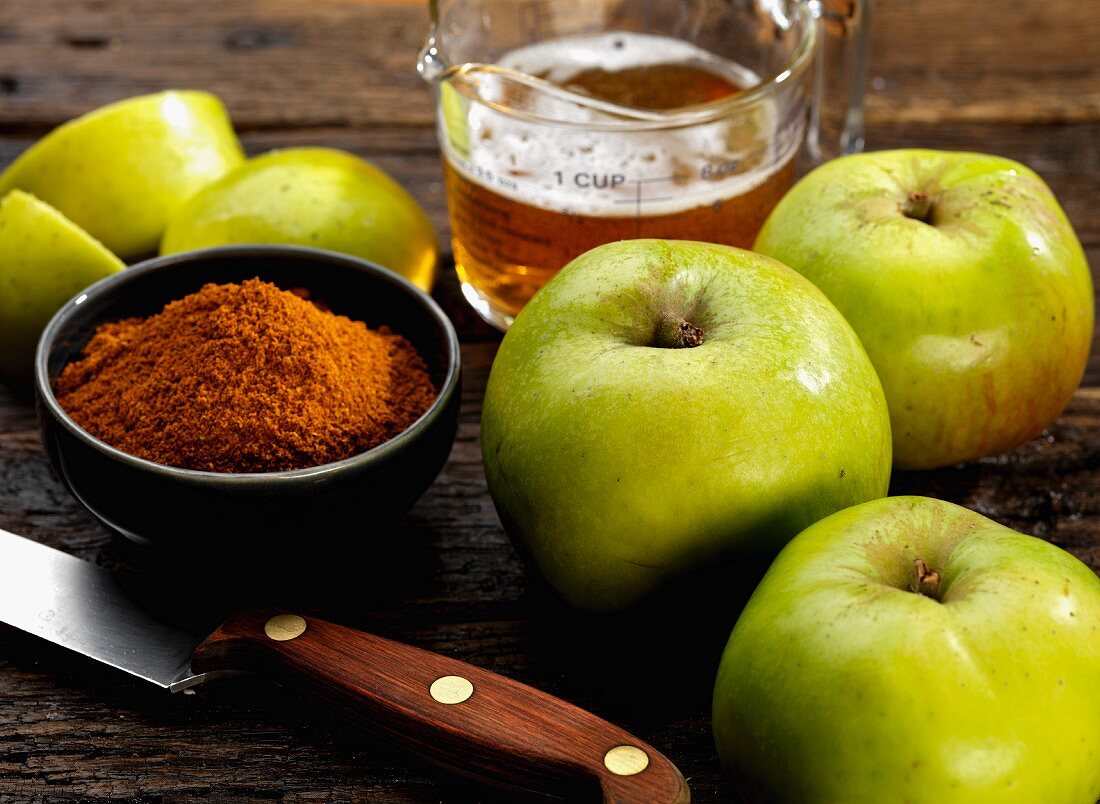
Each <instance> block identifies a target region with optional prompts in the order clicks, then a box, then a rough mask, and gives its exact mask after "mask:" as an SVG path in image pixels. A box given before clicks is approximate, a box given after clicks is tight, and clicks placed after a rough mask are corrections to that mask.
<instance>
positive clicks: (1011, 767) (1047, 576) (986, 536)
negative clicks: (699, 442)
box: [714, 497, 1100, 804]
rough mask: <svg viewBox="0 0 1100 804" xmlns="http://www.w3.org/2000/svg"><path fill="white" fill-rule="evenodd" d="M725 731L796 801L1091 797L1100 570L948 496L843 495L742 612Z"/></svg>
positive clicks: (1096, 783) (730, 651) (773, 786)
mask: <svg viewBox="0 0 1100 804" xmlns="http://www.w3.org/2000/svg"><path fill="white" fill-rule="evenodd" d="M714 736H715V741H716V743H717V746H718V752H719V754H720V755H721V757H722V759H723V761H724V762H725V763H726V764H727V765H729V766H732V767H735V768H737V769H738V770H740V771H741V772H742V773H744V774H745V775H746V776H748V777H750V778H752V779H754V780H755V781H756V782H757V783H759V784H760V786H761V787H762V788H763V789H764V791H765V792H766V793H767V794H768V795H770V796H771V797H772V798H774V799H775V800H777V801H780V802H793V801H799V802H803V801H806V802H809V801H812V802H818V803H819V804H829V803H830V802H835V803H836V804H849V803H850V802H863V801H868V802H870V801H873V802H876V803H881V804H885V803H886V802H898V803H899V804H901V802H910V804H921V802H928V804H956V802H957V803H958V804H985V803H986V802H988V804H1012V802H1020V803H1021V804H1023V802H1028V804H1093V802H1095V801H1096V799H1097V796H1100V579H1098V578H1097V576H1096V575H1095V574H1094V573H1093V572H1092V570H1090V569H1089V568H1088V567H1086V566H1085V565H1084V564H1082V563H1081V562H1080V561H1078V560H1077V559H1076V558H1074V557H1073V556H1071V555H1070V554H1069V553H1066V552H1064V551H1063V550H1060V549H1059V548H1057V547H1055V546H1053V545H1052V544H1049V543H1048V542H1044V541H1042V540H1041V539H1037V538H1035V537H1032V536H1025V535H1024V534H1021V533H1016V532H1015V531H1012V530H1009V529H1008V528H1006V527H1003V526H1001V525H998V524H997V523H996V522H993V521H991V520H989V519H986V518H985V517H983V516H980V515H978V514H976V513H974V512H973V511H969V510H967V509H965V508H961V507H959V506H957V505H952V504H950V503H946V502H943V501H941V500H931V499H927V498H923V497H893V498H887V499H881V500H875V501H873V502H868V503H865V504H863V505H858V506H856V507H854V508H850V509H848V510H846V511H841V512H840V513H837V514H834V515H832V516H830V517H828V518H827V519H824V520H822V521H821V522H818V523H817V524H815V525H812V526H811V527H809V528H807V529H806V530H805V531H803V532H802V533H801V534H799V535H798V536H797V537H795V538H794V539H793V540H792V541H791V543H790V544H788V545H787V546H786V548H784V550H783V552H782V553H780V554H779V557H778V558H776V560H775V562H774V563H773V564H772V566H771V568H770V569H769V570H768V573H767V575H765V576H764V580H763V581H762V582H761V583H760V586H758V587H757V589H756V592H755V593H754V594H753V596H752V598H751V599H750V600H749V603H748V605H747V606H746V607H745V609H744V611H743V612H742V613H741V617H740V619H739V620H738V621H737V625H736V626H735V627H734V629H733V633H732V635H731V636H730V640H729V644H728V645H727V646H726V650H725V653H724V655H723V656H722V662H721V665H720V667H719V669H718V679H717V681H716V682H715V687H714Z"/></svg>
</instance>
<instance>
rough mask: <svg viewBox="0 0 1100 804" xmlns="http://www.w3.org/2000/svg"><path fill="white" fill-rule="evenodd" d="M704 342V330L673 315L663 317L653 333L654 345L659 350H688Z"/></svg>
mask: <svg viewBox="0 0 1100 804" xmlns="http://www.w3.org/2000/svg"><path fill="white" fill-rule="evenodd" d="M702 342H703V328H702V327H697V326H695V325H694V324H692V323H691V322H690V321H686V320H684V319H683V318H681V317H680V316H678V315H675V314H673V313H665V314H664V315H663V316H661V323H659V324H658V325H657V331H656V332H654V333H653V345H654V346H656V347H657V348H659V349H688V348H690V347H692V346H698V345H699V344H701V343H702Z"/></svg>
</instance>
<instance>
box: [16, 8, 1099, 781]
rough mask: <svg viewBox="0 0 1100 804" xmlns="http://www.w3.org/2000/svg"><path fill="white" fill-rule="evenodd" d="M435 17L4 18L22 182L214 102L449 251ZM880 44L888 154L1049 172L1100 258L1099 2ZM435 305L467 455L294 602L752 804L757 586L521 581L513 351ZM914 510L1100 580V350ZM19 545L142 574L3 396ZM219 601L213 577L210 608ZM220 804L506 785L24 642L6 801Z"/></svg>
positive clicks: (956, 15)
mask: <svg viewBox="0 0 1100 804" xmlns="http://www.w3.org/2000/svg"><path fill="white" fill-rule="evenodd" d="M426 25H427V9H426V3H422V2H418V1H417V2H413V0H389V1H388V2H365V0H361V1H359V2H352V0H189V1H187V2H185V1H184V0H33V2H18V1H17V0H7V2H4V3H0V164H7V162H9V161H10V160H11V159H12V158H14V157H15V156H16V155H17V154H18V153H19V152H20V151H22V150H23V149H24V148H26V147H27V145H29V144H30V143H31V142H32V141H33V140H34V139H35V138H37V137H39V136H41V135H42V134H44V133H46V132H47V131H48V130H49V129H50V128H52V127H53V126H55V125H57V124H58V123H60V122H62V121H64V120H66V119H68V118H70V117H72V116H74V115H77V114H79V113H81V112H84V111H86V110H88V109H91V108H93V107H95V106H99V105H101V104H103V103H107V102H109V101H113V100H116V99H119V98H122V97H126V96H129V95H135V94H139V93H144V92H150V91H154V90H159V89H163V88H168V87H191V88H202V89H208V90H212V91H214V92H216V93H218V94H219V95H220V96H221V97H222V98H224V99H225V101H226V103H227V104H228V106H229V109H230V111H231V113H232V116H233V119H234V122H235V123H236V125H237V127H238V130H239V131H240V132H241V135H242V138H243V140H244V142H245V145H246V146H247V148H248V150H249V151H250V152H258V151H262V150H265V149H268V148H272V147H278V146H288V145H302V144H318V145H320V144H323V145H330V146H335V147H340V148H346V149H349V150H351V151H354V152H356V153H359V154H361V155H363V156H366V157H369V158H370V159H372V160H374V161H375V162H377V163H378V164H379V165H380V166H382V167H383V168H384V169H386V170H388V171H390V172H391V173H392V174H393V175H394V176H395V177H396V178H397V179H398V180H400V181H401V182H402V183H404V184H405V185H406V186H407V187H408V188H409V189H410V190H411V191H412V193H413V194H414V195H415V196H416V197H417V198H418V199H419V200H420V201H421V202H422V203H423V204H424V205H425V207H426V208H427V209H428V211H429V213H430V214H431V216H432V219H433V221H434V222H435V224H436V227H437V230H438V231H439V233H440V235H441V239H442V240H443V241H444V242H446V238H447V235H446V233H447V222H446V212H445V202H444V196H443V188H442V177H441V171H440V166H439V162H438V152H437V150H436V145H435V135H434V132H433V129H432V105H431V102H430V99H429V94H428V91H427V90H426V88H425V87H424V86H422V85H421V83H420V80H419V78H418V77H417V75H416V72H415V69H414V62H415V58H416V53H417V50H418V48H419V44H420V40H421V37H422V36H423V33H424V30H425V27H426ZM873 31H874V36H873V39H874V44H873V48H872V56H873V57H872V68H871V86H870V94H869V98H868V144H869V147H872V148H888V147H895V146H916V145H919V146H927V147H942V148H954V149H974V150H981V151H989V152H994V153H999V154H1004V155H1006V156H1010V157H1013V158H1016V159H1019V160H1021V161H1023V162H1026V163H1027V164H1029V165H1031V166H1032V167H1033V168H1035V169H1036V170H1038V171H1039V172H1040V173H1041V174H1042V175H1043V176H1044V177H1045V178H1046V179H1047V180H1048V182H1049V183H1050V184H1051V186H1052V187H1053V188H1054V190H1055V192H1056V193H1057V194H1058V196H1059V198H1060V199H1061V200H1062V203H1063V205H1064V206H1065V208H1066V211H1067V213H1068V214H1069V217H1070V219H1071V220H1072V221H1073V223H1074V225H1075V226H1076V227H1077V231H1078V233H1079V235H1080V237H1081V240H1082V241H1083V243H1084V245H1085V248H1086V250H1087V252H1088V254H1089V259H1090V262H1091V264H1092V265H1093V266H1094V267H1098V266H1100V50H1098V47H1097V44H1096V43H1097V42H1100V6H1098V5H1097V4H1095V3H1086V2H1080V1H1079V0H1043V1H1042V2H1040V0H974V1H973V2H968V3H960V2H957V0H878V1H877V2H876V4H875V8H874V24H873ZM437 296H438V297H439V298H440V299H441V300H442V301H443V303H444V304H445V305H446V307H447V309H448V311H449V312H450V313H451V314H452V315H453V316H454V318H455V321H456V323H457V324H458V326H459V330H460V332H461V334H462V336H463V341H464V346H463V357H464V360H465V394H464V407H463V412H462V421H461V427H460V432H459V437H458V442H457V443H456V445H455V448H454V451H453V453H452V456H451V459H450V462H449V463H448V464H447V466H446V468H445V469H444V471H443V473H442V475H441V476H440V478H439V480H438V481H437V483H436V484H435V486H434V487H433V488H432V489H431V490H430V491H429V492H428V494H427V495H426V496H425V497H424V498H423V499H422V500H421V502H420V503H419V504H418V505H417V507H416V508H415V509H414V510H413V512H412V513H411V514H410V515H409V516H408V517H407V518H406V520H405V521H404V523H403V524H402V525H401V526H400V528H398V529H397V531H395V532H394V533H393V534H391V535H390V536H389V537H388V542H389V543H390V544H394V545H399V546H400V547H399V549H397V550H396V551H391V553H396V555H393V554H390V555H384V556H379V555H377V554H376V553H374V552H372V551H370V550H368V551H367V552H366V554H365V555H360V557H359V558H358V559H357V560H358V561H359V562H360V565H359V567H357V568H356V569H355V571H354V572H352V573H350V574H348V573H343V574H341V573H339V572H338V571H337V570H338V568H340V567H341V566H344V565H346V564H347V561H346V560H344V561H342V560H340V559H339V558H338V557H332V558H331V559H330V562H331V563H330V564H328V565H327V569H324V570H323V571H322V570H316V571H315V575H316V576H322V577H323V578H324V580H323V581H322V582H321V583H319V584H315V585H311V584H310V583H308V582H307V581H305V580H303V581H302V583H300V584H297V585H296V586H295V588H294V589H284V590H283V593H284V595H283V598H282V599H283V600H285V601H290V600H292V601H294V603H295V604H296V605H301V606H303V607H306V608H309V609H310V610H312V611H315V612H318V613H321V614H323V615H326V616H328V617H330V618H332V619H336V620H339V621H341V622H345V623H349V624H352V625H356V626H359V627H362V628H366V629H369V630H373V631H375V632H377V633H380V634H384V635H386V636H390V637H394V638H397V639H401V640H404V641H407V642H411V643H413V644H416V645H419V646H421V647H424V648H428V649H431V650H435V651H439V652H442V653H445V654H448V655H451V656H455V657H459V658H462V659H465V660H467V661H470V662H473V663H476V664H479V665H482V666H484V667H487V668H490V669H492V670H496V671H498V672H502V673H505V674H508V675H511V676H513V677H515V678H518V679H520V680H523V681H525V682H528V683H531V684H534V685H536V686H539V687H541V688H543V689H545V690H547V691H550V692H552V693H555V694H558V695H561V696H563V697H566V698H568V699H569V700H571V701H573V702H575V703H578V704H580V705H582V706H585V707H587V708H590V709H592V710H594V711H596V712H597V713H599V714H601V715H603V716H605V717H607V718H609V719H611V720H613V721H615V722H617V723H619V724H621V725H623V726H625V727H627V728H628V729H631V730H633V731H635V732H637V733H638V735H639V736H641V737H642V738H644V739H646V740H648V741H650V742H651V743H653V744H654V745H656V746H657V747H659V748H660V749H662V750H664V751H665V752H666V753H668V754H669V755H670V756H671V758H672V759H673V760H674V761H676V762H677V763H678V764H679V765H680V767H681V768H682V770H683V772H684V774H685V776H687V777H688V778H689V780H690V782H691V784H692V788H693V793H694V796H695V800H696V801H717V800H731V799H736V798H737V797H738V796H739V785H738V782H737V780H735V779H731V778H730V777H728V776H725V775H723V773H722V772H721V769H720V767H719V765H718V762H717V759H716V757H715V755H714V752H713V748H712V744H711V739H710V726H709V720H708V710H709V695H710V683H711V679H712V677H713V672H714V668H715V662H716V657H717V652H718V650H719V649H720V647H721V644H722V642H723V641H724V638H725V636H726V635H727V634H728V632H729V628H730V627H731V625H732V623H733V622H734V620H735V619H736V616H737V608H738V606H739V605H740V604H739V600H741V599H742V598H743V596H744V594H745V593H746V590H747V589H750V588H751V580H746V578H741V579H740V580H739V581H738V580H736V579H735V580H733V581H731V580H729V579H728V578H724V579H719V580H717V581H716V582H715V584H712V585H710V586H709V587H708V585H706V584H699V585H697V586H699V587H700V588H698V589H695V590H693V593H692V595H691V596H688V598H684V597H680V598H669V599H665V600H661V601H656V602H655V603H654V604H652V605H651V606H649V607H648V608H646V609H645V610H644V611H642V612H638V613H635V614H633V615H631V616H628V617H619V618H615V619H611V620H601V619H594V618H586V617H581V616H578V615H575V614H572V613H570V612H567V611H565V610H564V609H562V608H561V607H560V606H559V605H558V604H556V603H555V602H554V601H553V600H552V599H550V598H549V597H548V596H547V595H546V593H545V591H544V590H541V589H540V588H539V587H538V584H537V583H535V582H533V581H532V580H531V579H530V578H528V577H527V576H526V575H525V573H524V570H523V567H522V565H521V563H520V561H519V559H518V557H517V556H516V554H515V553H514V552H513V550H512V548H511V546H510V545H509V543H508V541H507V539H506V537H505V536H504V534H503V532H502V530H501V528H500V525H499V523H498V521H497V518H496V515H495V513H494V512H493V509H492V505H491V502H490V501H489V499H488V496H487V495H486V492H485V484H484V477H483V474H482V469H481V460H480V453H479V449H478V441H477V439H478V415H479V411H480V402H481V397H482V390H483V388H484V383H485V379H486V376H487V374H488V370H489V366H490V364H491V361H492V357H493V354H494V351H495V348H496V343H497V336H495V334H494V333H493V332H492V331H490V330H489V329H488V328H486V327H484V326H483V325H480V324H479V323H477V322H475V321H474V320H473V318H472V316H471V315H470V314H469V313H468V312H467V311H466V310H465V309H464V308H463V306H462V303H461V302H460V301H459V300H458V299H457V296H456V292H455V284H454V281H453V279H452V278H451V277H449V276H447V277H445V279H444V281H442V282H441V284H440V287H439V289H438V290H437ZM894 491H895V492H906V493H924V494H930V495H934V496H940V497H944V498H947V499H950V500H953V501H957V502H960V503H962V504H965V505H969V506H971V507H973V508H975V509H977V510H979V511H981V512H982V513H984V514H986V515H988V516H991V517H994V518H995V519H998V520H1000V521H1002V522H1004V523H1006V524H1008V525H1010V526H1012V527H1015V528H1018V529H1020V530H1022V531H1025V532H1028V533H1033V534H1036V535H1038V536H1042V537H1043V538H1046V539H1049V540H1050V541H1052V542H1054V543H1056V544H1059V545H1061V546H1063V547H1065V548H1066V549H1068V550H1070V551H1072V552H1073V553H1074V554H1075V555H1077V556H1079V557H1080V558H1081V559H1083V560H1084V561H1085V562H1086V563H1088V564H1089V565H1090V566H1091V567H1093V568H1094V569H1097V570H1100V352H1097V351H1096V350H1094V353H1093V359H1092V361H1091V363H1090V367H1089V370H1088V373H1087V376H1086V378H1085V382H1084V387H1083V388H1082V390H1080V391H1079V392H1078V394H1077V395H1076V397H1075V398H1074V400H1073V402H1072V404H1071V405H1070V407H1069V409H1068V411H1067V412H1066V413H1065V415H1064V416H1063V417H1062V418H1061V419H1060V420H1059V421H1058V422H1057V423H1056V424H1055V425H1054V426H1052V427H1051V428H1050V429H1049V430H1048V431H1047V432H1045V433H1044V434H1043V435H1042V436H1041V437H1040V438H1038V439H1036V440H1035V441H1033V442H1032V443H1030V444H1027V445H1025V446H1023V447H1021V448H1020V449H1018V450H1017V451H1015V452H1014V453H1013V454H1011V455H1007V456H1000V457H995V458H990V459H986V460H983V461H979V462H977V463H973V464H969V465H966V466H963V467H958V468H953V469H949V470H944V471H940V472H935V473H929V474H902V475H898V476H896V477H895V481H894ZM0 527H3V528H6V529H8V530H12V531H15V532H17V533H21V534H24V535H28V536H33V537H35V538H37V539H40V540H42V541H45V542H48V543H50V544H52V545H55V546H59V547H63V548H65V549H67V550H69V551H71V552H74V553H76V554H78V555H81V556H83V557H86V558H89V559H93V560H98V561H107V562H111V561H118V560H125V561H129V560H132V559H133V556H130V555H129V554H127V553H126V548H125V547H123V546H121V545H119V544H117V543H114V542H112V541H111V539H110V537H109V536H108V534H107V533H106V532H104V531H103V530H102V529H101V528H100V527H98V526H97V525H96V524H95V523H94V522H93V521H92V519H91V518H90V517H89V516H88V515H87V514H85V513H84V512H83V511H82V510H81V509H80V508H79V507H78V506H77V505H76V504H75V503H74V502H73V501H72V500H71V499H70V498H69V497H68V496H67V495H66V493H65V492H64V490H63V489H62V487H61V486H60V484H59V483H58V482H57V481H56V480H55V479H54V478H53V477H52V476H51V474H50V471H49V468H48V466H47V463H46V459H45V456H44V455H43V453H42V450H41V448H40V446H39V441H38V436H37V432H36V428H35V420H34V413H33V409H32V408H31V407H30V406H29V405H28V404H26V403H25V402H24V401H21V400H19V399H17V398H16V397H14V396H13V395H11V394H10V393H9V392H7V391H5V390H0ZM352 547H353V546H350V545H349V551H351V548H352ZM303 549H308V548H307V547H305V546H304V547H303ZM361 552H362V551H360V553H361ZM372 556H373V557H372ZM137 560H139V561H140V557H139V558H138V559H137ZM360 570H361V571H360ZM752 571H753V570H751V569H750V570H747V571H746V572H745V573H744V575H745V576H746V577H747V578H751V574H752ZM722 584H725V587H722V586H721V585H722ZM209 587H210V584H206V583H201V582H200V583H197V584H196V592H195V595H196V597H201V596H202V595H203V594H204V592H206V591H208V590H209ZM716 590H717V591H716ZM272 596H273V597H276V598H278V597H279V590H274V591H273V592H272ZM685 599H688V600H690V601H691V602H690V603H685V602H684V601H685ZM209 796H213V797H215V798H217V799H218V800H231V801H245V800H256V799H277V800H285V801H342V800H353V799H358V800H375V801H455V800H481V799H484V798H486V797H487V794H485V793H484V792H483V791H479V790H476V789H472V788H469V787H465V786H463V785H461V784H459V783H456V782H452V781H451V780H447V779H444V778H442V777H439V776H437V775H434V774H433V773H432V772H430V771H427V770H425V769H422V768H420V767H417V766H415V765H413V764H410V763H409V762H408V761H406V760H405V759H404V758H403V757H401V756H399V755H397V754H395V753H393V752H392V751H390V750H389V749H387V748H386V747H385V746H384V745H380V744H377V743H375V742H373V741H372V740H370V739H369V738H366V737H364V736H362V735H360V734H358V733H357V732H355V731H354V730H351V729H349V728H346V727H344V726H343V725H341V724H340V723H339V722H337V721H336V720H335V719H333V718H330V717H326V716H322V715H318V714H317V713H315V712H312V711H310V710H308V709H306V708H305V707H303V706H301V705H298V704H296V703H294V702H293V701H291V700H290V699H288V698H287V697H285V696H283V695H282V694H280V693H279V692H278V691H277V690H272V689H268V688H266V687H264V686H262V685H258V684H254V683H248V682H244V681H237V682H231V683H226V684H223V685H221V686H218V687H214V686H211V687H210V688H209V689H204V690H201V692H200V694H198V695H195V696H172V695H168V694H167V693H161V692H159V691H157V690H155V689H151V688H150V689H146V688H143V687H141V686H140V685H138V684H137V683H136V682H131V680H130V679H129V678H127V677H126V676H124V675H121V674H119V673H116V672H112V671H109V670H106V669H103V668H101V667H98V666H96V665H94V664H92V663H90V662H87V661H84V660H81V659H79V658H78V657H74V656H71V655H69V654H67V653H66V652H64V651H61V650H59V649H55V648H53V647H51V646H48V645H44V644H42V643H39V642H37V641H35V640H33V639H31V638H29V637H26V636H24V635H23V634H21V633H18V632H15V631H12V630H10V629H3V628H0V800H5V801H6V800H12V801H17V800H47V801H48V800H65V799H71V798H77V797H82V798H130V799H135V800H141V801H160V800H165V801H186V800H189V799H191V798H193V797H194V798H198V797H209Z"/></svg>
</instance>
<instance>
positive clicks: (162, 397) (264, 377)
mask: <svg viewBox="0 0 1100 804" xmlns="http://www.w3.org/2000/svg"><path fill="white" fill-rule="evenodd" d="M305 295H306V294H304V293H302V292H297V291H296V292H290V291H285V290H280V289H279V288H277V287H276V286H275V285H272V284H270V283H268V282H262V281H260V280H259V279H251V280H248V281H246V282H244V283H242V284H239V285H238V284H225V285H215V284H209V285H206V286H205V287H203V288H202V289H201V290H199V291H198V292H197V293H193V294H191V295H190V296H187V297H185V298H183V299H180V300H179V301H175V302H172V303H170V304H168V305H167V306H166V307H165V308H164V310H163V311H162V312H160V313H159V314H157V315H154V316H151V317H150V318H145V319H141V318H128V319H124V320H122V321H117V322H114V323H110V324H104V325H102V326H100V327H99V328H98V329H97V330H96V333H95V335H94V336H93V337H92V339H91V340H90V341H89V342H88V344H87V346H85V347H84V351H83V354H82V356H81V358H80V359H79V360H77V361H75V362H73V363H71V364H69V365H68V366H66V367H65V369H64V371H62V373H61V377H60V378H59V379H58V381H57V399H58V402H60V403H61V406H62V407H63V408H64V409H65V411H66V412H67V413H68V414H69V415H70V416H71V417H72V418H73V419H74V420H75V421H76V423H77V424H79V425H80V426H81V427H83V428H84V429H85V430H87V431H88V432H89V433H91V434H92V435H94V436H95V437H96V438H99V439H100V440H102V441H105V442H106V443H108V444H110V445H111V446H113V447H115V448H117V449H120V450H122V451H123V452H127V453H129V454H131V455H136V456H138V457H141V458H146V459H148V460H151V461H155V462H157V463H160V464H165V465H168V466H176V467H181V468H184V469H200V470H205V471H210V472H273V471H285V470H290V469H302V468H305V467H310V466H318V465H320V464H324V463H329V462H331V461H338V460H342V459H344V458H348V457H351V456H352V455H355V454H357V453H359V452H363V451H364V450H367V449H370V448H371V447H374V446H377V445H378V444H380V443H382V442H383V441H386V440H388V439H390V438H392V437H393V436H395V435H397V434H398V433H400V432H401V431H402V430H404V429H405V428H406V427H408V426H409V425H410V424H412V423H413V421H415V420H416V419H417V418H419V417H420V415H421V414H423V413H424V411H426V410H427V409H428V407H429V406H430V405H431V404H432V402H433V401H434V399H435V396H436V390H435V388H434V387H433V385H432V382H431V379H430V378H429V376H428V370H427V367H426V366H425V364H424V361H423V359H422V358H421V357H420V355H419V354H418V353H417V351H416V349H415V347H413V345H412V344H411V343H410V342H409V341H408V340H407V339H406V338H404V337H402V336H401V335H398V334H395V333H393V332H390V331H389V330H388V329H387V328H385V327H381V328H379V329H377V330H372V329H369V328H368V327H367V326H366V325H365V324H363V323H361V322H358V321H352V320H351V319H349V318H346V317H344V316H338V315H334V314H333V313H331V312H329V311H327V310H326V309H324V308H323V307H321V306H319V305H317V304H314V303H313V302H311V301H308V300H307V298H305Z"/></svg>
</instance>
